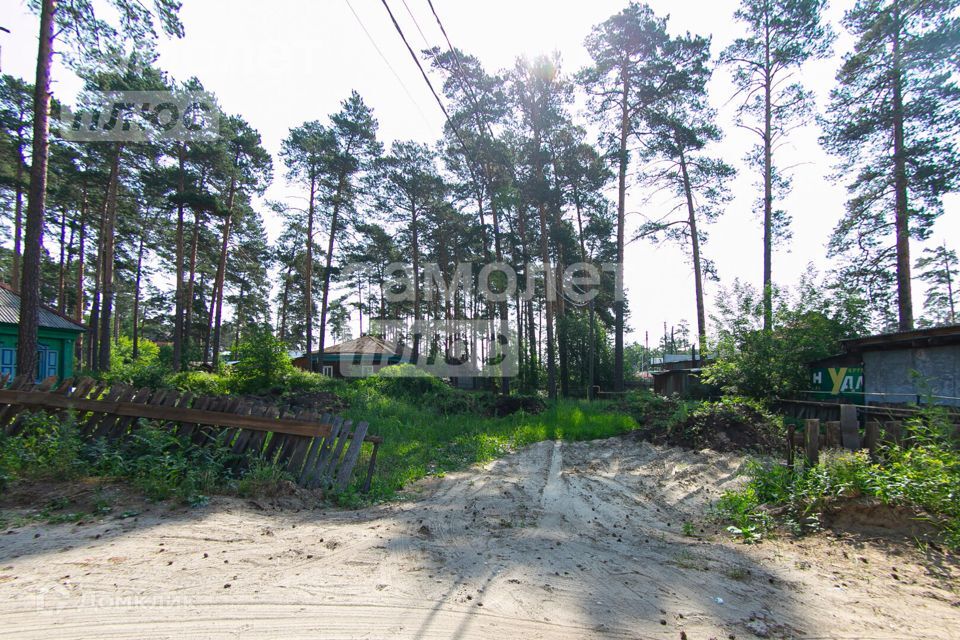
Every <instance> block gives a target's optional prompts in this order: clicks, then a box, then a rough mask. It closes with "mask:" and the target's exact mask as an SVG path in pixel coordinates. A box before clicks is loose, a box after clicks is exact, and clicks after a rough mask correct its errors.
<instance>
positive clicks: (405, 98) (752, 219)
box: [0, 0, 960, 346]
mask: <svg viewBox="0 0 960 640" xmlns="http://www.w3.org/2000/svg"><path fill="white" fill-rule="evenodd" d="M389 4H390V6H391V8H392V9H393V12H394V14H395V15H396V17H397V19H398V21H399V22H400V23H401V26H402V28H403V30H404V32H405V33H406V35H407V38H408V40H409V41H410V43H411V45H412V46H413V47H414V48H415V49H418V50H419V49H423V48H426V47H427V46H439V45H441V43H443V38H442V34H441V33H440V30H439V27H438V26H437V24H436V22H435V20H434V18H433V16H432V14H431V12H430V8H429V5H428V4H427V0H389ZM649 4H650V6H651V7H652V8H653V10H654V11H655V12H656V13H657V14H659V15H669V16H670V19H669V23H668V28H669V30H670V31H671V32H672V33H674V34H679V33H684V32H691V33H695V34H699V35H709V36H712V51H713V54H714V56H716V55H718V54H719V53H720V51H721V50H722V49H723V48H724V47H726V46H727V45H728V44H729V43H730V42H732V41H733V40H734V39H735V38H736V37H738V36H740V35H741V34H742V27H741V25H739V24H738V23H737V22H735V21H734V20H733V14H734V11H735V10H736V8H737V6H738V2H737V0H710V2H704V1H703V0H673V1H672V2H671V1H669V0H649ZM852 4H853V2H852V0H845V1H834V2H833V3H832V4H831V7H830V8H829V9H828V12H827V19H828V20H829V21H830V22H831V23H832V24H833V26H834V29H835V30H836V31H837V32H838V34H839V36H840V37H839V38H838V40H837V42H836V44H835V46H834V51H835V54H834V56H833V57H831V58H830V59H826V60H818V61H813V62H810V63H808V64H807V65H806V66H805V67H804V68H803V70H802V73H801V74H800V77H801V78H802V80H803V82H804V83H805V84H806V86H807V87H808V88H811V89H813V90H814V91H815V93H816V96H817V104H818V107H819V108H820V109H823V108H824V107H825V105H826V101H827V96H828V92H829V90H830V88H831V87H832V86H833V84H834V75H835V73H836V70H837V68H838V67H839V65H840V60H841V54H843V53H844V52H845V51H847V50H849V49H850V47H851V45H852V39H851V38H850V37H849V36H847V35H846V34H844V33H843V29H842V27H841V26H840V20H841V18H842V15H843V12H844V10H845V9H847V8H849V7H850V6H852ZM4 5H5V10H4V11H3V13H2V14H0V26H4V27H6V28H8V29H10V30H11V33H9V34H6V33H0V48H2V50H0V65H2V71H3V72H4V73H10V74H13V75H18V76H21V77H24V78H28V79H30V80H31V81H32V79H33V76H34V69H35V64H36V50H37V49H36V46H37V29H38V21H37V18H36V17H35V16H33V15H32V14H31V13H30V12H29V11H28V9H27V7H26V3H25V2H24V0H4ZM434 6H435V7H436V9H437V12H438V14H439V15H440V17H441V19H442V20H443V22H444V25H445V27H446V29H447V33H448V34H449V36H450V38H451V40H452V42H453V44H454V45H455V46H456V47H458V48H460V49H462V50H464V51H466V52H468V53H470V54H472V55H474V56H476V57H477V58H479V59H480V61H481V62H482V63H483V64H484V65H485V67H486V68H487V69H488V71H493V70H497V69H501V68H506V67H510V66H513V64H514V62H515V60H516V58H517V57H518V56H522V55H526V56H534V55H537V54H540V53H552V52H559V54H560V56H561V62H562V69H563V70H564V71H565V72H567V73H570V74H572V73H575V72H576V71H577V70H578V69H580V68H582V67H584V66H586V65H588V64H589V62H590V59H589V56H588V54H587V52H586V50H585V48H584V46H583V41H584V38H585V37H586V36H587V35H588V33H589V32H590V30H591V28H592V27H593V26H594V25H596V24H598V23H600V22H602V21H604V20H605V19H606V18H608V17H609V16H611V15H613V14H615V13H617V12H619V11H620V10H622V9H623V7H624V6H626V2H625V1H624V0H590V1H589V2H586V1H569V0H485V1H484V2H464V1H463V0H434ZM354 12H355V14H356V15H355V14H354ZM180 15H181V19H182V21H183V23H184V26H185V30H186V36H185V37H184V38H183V39H179V40H169V39H163V40H161V42H160V44H159V51H160V59H159V62H158V65H159V66H160V68H162V69H164V70H166V71H168V72H169V73H170V74H171V75H172V76H173V77H175V78H177V79H180V80H183V79H186V78H188V77H190V76H196V77H198V78H200V80H201V81H202V82H203V84H204V86H205V87H207V88H208V89H209V90H211V91H213V92H214V93H216V95H217V96H218V98H219V100H220V101H221V104H222V105H223V107H224V109H225V110H226V111H227V112H228V113H237V114H240V115H242V116H243V117H244V118H245V119H246V120H247V121H248V122H250V123H251V125H252V126H253V127H254V128H256V129H257V130H258V131H259V132H260V133H261V135H262V137H263V142H264V146H265V147H266V148H267V150H269V151H270V152H271V153H272V154H274V157H275V163H276V167H275V171H274V174H275V179H274V184H273V185H272V186H271V188H270V190H269V191H268V192H267V195H266V197H267V198H272V199H285V198H291V197H293V196H296V195H297V194H298V191H297V190H296V189H292V188H291V187H289V185H286V184H285V181H284V178H283V170H282V166H281V165H280V163H279V160H278V158H277V155H278V152H279V149H280V144H281V141H282V140H283V139H284V137H286V135H287V133H288V131H289V129H290V128H291V127H294V126H297V125H299V124H301V123H303V122H305V121H308V120H315V119H319V120H324V119H325V118H326V116H327V114H330V113H333V112H335V111H336V110H337V109H338V107H339V103H340V101H341V100H343V99H344V98H346V97H347V96H348V95H349V93H350V91H351V90H353V89H356V90H357V91H358V92H359V93H360V94H361V95H362V96H363V98H364V100H365V101H366V102H367V104H369V105H370V106H371V107H372V108H373V109H374V113H375V115H376V117H377V119H378V120H379V123H380V131H379V134H380V137H381V139H382V140H383V141H384V142H386V143H387V144H389V143H390V142H392V141H393V140H406V139H413V140H418V141H421V142H427V143H432V142H434V141H436V140H437V139H438V138H439V137H440V135H441V132H442V126H443V121H444V119H443V114H442V113H441V112H440V109H439V107H438V106H437V104H436V102H435V101H434V99H433V97H432V96H431V94H430V92H429V89H428V88H427V86H426V84H425V83H424V81H423V79H422V78H421V76H420V72H419V70H418V69H417V68H416V66H415V64H414V62H413V60H412V59H411V58H410V55H409V53H408V52H407V50H406V49H405V47H404V45H403V42H402V41H401V40H400V38H399V36H398V35H397V33H396V31H395V30H394V27H393V25H392V23H391V22H390V19H389V16H388V15H387V13H386V10H385V9H384V7H383V4H382V2H381V0H271V1H270V2H263V1H262V0H184V2H183V9H182V10H181V14H180ZM361 25H362V26H361ZM365 30H366V32H365ZM367 33H369V37H368V35H367ZM374 43H375V44H374ZM378 49H379V52H378ZM54 77H55V84H54V88H53V90H54V93H55V95H57V96H58V97H59V98H60V99H65V100H67V101H70V100H71V99H72V98H73V96H74V95H75V94H76V92H77V90H78V89H79V81H78V80H77V79H76V78H75V77H73V76H72V74H71V73H70V72H69V71H68V70H67V69H65V68H63V67H62V66H60V67H59V68H58V69H56V71H55V76H54ZM432 80H433V82H434V85H435V86H436V87H438V88H439V85H440V83H441V78H440V77H439V76H437V75H436V74H434V75H432ZM710 92H711V100H712V103H713V106H714V107H716V108H717V109H718V112H719V122H720V124H721V126H722V127H723V129H724V131H725V134H726V136H725V138H724V140H723V141H722V142H721V143H719V144H717V145H716V146H715V147H714V149H713V150H712V151H713V152H714V153H715V154H717V155H720V156H722V157H724V158H725V159H726V160H727V161H728V162H731V163H732V164H734V165H735V166H736V167H737V168H738V169H739V170H740V173H739V175H738V177H737V178H736V179H735V180H734V181H733V182H732V183H731V185H730V186H731V191H732V193H733V194H734V199H733V201H732V202H731V203H730V204H729V205H728V206H727V208H726V209H725V214H724V215H723V217H722V218H721V219H720V220H719V221H718V222H717V223H715V224H713V225H711V226H709V227H708V228H707V231H708V233H709V240H708V242H707V244H706V246H705V247H704V249H703V252H704V255H705V256H706V257H708V258H710V259H711V260H713V261H714V262H715V263H716V266H717V271H718V274H719V276H720V281H721V282H720V284H717V283H708V285H707V289H706V298H707V306H708V313H709V310H710V309H712V308H713V307H714V303H715V301H716V299H717V296H719V295H722V294H723V292H722V289H721V286H729V285H730V284H731V283H732V282H733V281H734V279H735V278H739V279H741V280H743V281H745V282H749V283H752V284H754V285H759V284H760V282H761V277H762V234H761V230H760V223H759V219H758V217H757V214H756V211H755V202H756V199H757V192H758V191H757V187H756V186H755V182H756V180H755V176H754V175H753V173H752V172H751V171H750V170H749V169H748V168H747V167H746V166H745V163H744V162H743V160H742V158H743V157H744V156H745V155H746V153H747V152H748V150H749V149H750V147H751V146H752V145H753V144H754V138H755V137H756V136H755V134H752V133H749V132H747V131H745V130H743V129H739V128H737V127H736V126H735V123H734V111H735V107H736V104H737V103H736V102H735V101H732V100H731V98H732V96H733V93H734V90H733V86H732V84H731V81H730V77H729V73H728V71H727V70H725V69H722V68H721V69H718V70H717V71H716V72H715V74H714V78H713V80H712V82H711V86H710ZM578 120H579V121H580V122H585V121H586V117H585V115H580V116H579V117H578ZM819 135H820V131H819V129H818V128H817V126H816V125H815V124H811V125H809V126H806V127H804V128H802V129H799V130H797V131H795V132H794V133H793V134H792V135H791V137H790V139H789V141H788V144H787V145H786V146H785V147H784V148H783V149H782V150H781V151H780V153H779V156H778V158H777V162H778V165H779V166H781V167H792V176H793V180H794V188H793V192H792V194H791V195H790V196H789V197H788V198H787V199H786V200H785V201H784V202H783V206H784V208H785V209H786V210H787V211H788V212H789V213H790V214H791V215H792V216H793V227H792V230H793V236H794V237H793V241H792V243H791V244H790V247H789V249H788V250H779V251H777V252H776V254H775V255H774V264H773V269H774V280H775V281H776V282H777V283H778V284H781V285H791V284H793V283H795V282H796V281H797V280H798V278H799V277H800V275H801V274H802V273H804V272H805V271H806V270H807V268H808V266H809V265H813V266H814V267H815V268H816V269H818V270H819V271H820V272H821V273H824V272H826V271H828V270H829V269H830V268H831V267H832V266H833V265H832V264H831V261H830V260H828V259H827V257H826V254H827V252H826V243H827V240H828V239H829V235H830V232H831V230H832V229H833V227H834V226H835V224H836V222H837V220H838V219H839V218H840V216H841V215H842V214H843V207H844V202H845V200H846V191H845V187H844V186H843V184H834V183H833V182H831V181H830V180H829V178H828V176H829V175H830V174H831V173H832V172H833V171H832V170H833V164H834V160H833V159H831V158H830V157H829V156H828V155H826V154H825V152H824V151H823V150H822V149H821V148H820V147H819V145H818V142H817V140H818V137H819ZM610 196H611V198H615V192H611V194H610ZM667 210H669V205H668V204H667V203H666V202H665V201H664V200H663V198H653V199H650V198H648V197H647V194H644V193H643V192H642V191H641V190H640V189H639V188H637V187H634V188H632V189H631V193H630V197H629V198H628V202H627V212H628V220H627V236H628V238H629V237H630V236H631V235H632V233H631V232H632V231H633V230H635V229H636V228H638V227H639V225H640V224H642V223H643V221H644V220H646V219H655V218H659V217H661V216H662V215H664V213H666V211H667ZM958 211H960V196H956V195H951V196H948V198H947V200H946V214H945V215H944V216H943V217H942V218H941V219H940V220H939V221H938V222H937V224H936V227H935V231H934V235H933V237H932V238H931V240H930V241H929V243H928V244H929V245H930V246H934V245H935V244H939V243H941V242H943V241H947V242H948V243H949V244H951V246H952V247H953V248H956V238H958V237H960V216H958V215H957V213H958ZM262 213H263V215H264V216H265V220H266V225H267V229H268V232H269V234H270V236H271V238H275V237H276V236H277V235H278V234H279V230H280V227H281V223H280V221H279V220H278V219H273V218H271V217H270V216H271V214H270V212H269V210H267V209H266V208H263V209H262ZM920 250H921V247H919V246H917V245H916V244H915V245H914V247H913V253H914V256H916V255H919V253H920ZM625 286H626V289H627V296H628V300H629V305H630V309H631V316H630V319H629V329H630V334H629V335H628V341H638V342H643V341H644V340H645V338H646V334H647V333H649V341H650V344H651V346H654V345H655V344H656V343H657V341H658V339H659V336H661V335H662V334H663V325H664V322H666V323H668V325H675V324H677V323H679V322H680V321H682V320H686V321H687V322H688V323H689V324H690V325H691V326H695V324H696V320H695V319H696V311H695V309H696V307H695V299H694V292H693V275H692V269H691V267H690V265H689V263H688V261H687V259H686V251H685V250H684V249H681V248H679V247H677V246H674V245H670V244H664V245H656V244H653V243H651V242H649V241H646V240H642V241H635V242H632V243H631V244H630V245H629V246H628V247H627V251H626V260H625ZM914 297H915V300H914V305H915V307H916V308H917V309H918V310H919V309H920V308H921V306H922V300H923V289H922V287H921V286H920V284H919V283H918V284H917V285H916V286H915V289H914Z"/></svg>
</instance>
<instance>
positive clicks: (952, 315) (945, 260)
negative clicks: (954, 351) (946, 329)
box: [943, 245, 957, 324]
mask: <svg viewBox="0 0 960 640" xmlns="http://www.w3.org/2000/svg"><path fill="white" fill-rule="evenodd" d="M943 269H944V272H945V273H946V274H947V302H949V303H950V324H955V323H956V322H957V313H956V308H955V307H954V304H953V276H952V275H951V274H950V258H949V256H948V255H947V245H943Z"/></svg>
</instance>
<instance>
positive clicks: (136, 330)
mask: <svg viewBox="0 0 960 640" xmlns="http://www.w3.org/2000/svg"><path fill="white" fill-rule="evenodd" d="M142 274H143V232H142V231H141V233H140V246H139V247H138V249H137V274H136V276H135V277H134V282H133V353H132V356H133V359H134V360H136V359H137V358H139V357H140V279H141V276H142Z"/></svg>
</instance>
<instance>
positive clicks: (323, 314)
mask: <svg viewBox="0 0 960 640" xmlns="http://www.w3.org/2000/svg"><path fill="white" fill-rule="evenodd" d="M346 186H347V178H346V176H345V175H342V174H341V175H340V179H339V181H338V182H337V193H336V195H334V197H333V214H332V215H331V217H330V240H329V242H328V243H327V261H326V262H327V263H326V268H324V270H323V298H322V299H321V301H320V346H319V349H318V350H319V353H320V357H321V358H323V345H324V336H325V335H326V332H327V331H326V327H327V302H328V300H329V298H330V269H331V266H332V264H333V248H334V243H335V242H336V240H337V222H338V219H339V215H340V203H341V202H342V199H343V191H344V189H345V188H346Z"/></svg>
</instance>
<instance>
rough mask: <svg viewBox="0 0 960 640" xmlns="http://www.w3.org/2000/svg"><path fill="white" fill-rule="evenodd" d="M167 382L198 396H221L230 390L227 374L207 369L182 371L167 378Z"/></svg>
mask: <svg viewBox="0 0 960 640" xmlns="http://www.w3.org/2000/svg"><path fill="white" fill-rule="evenodd" d="M166 383H167V384H169V385H170V386H172V387H174V388H176V389H179V390H181V391H189V392H190V393H193V394H194V395H197V396H220V395H225V394H226V393H228V391H229V384H228V380H227V378H226V377H225V376H222V375H220V374H217V373H208V372H206V371H181V372H180V373H175V374H174V375H172V376H170V377H169V378H167V380H166Z"/></svg>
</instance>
